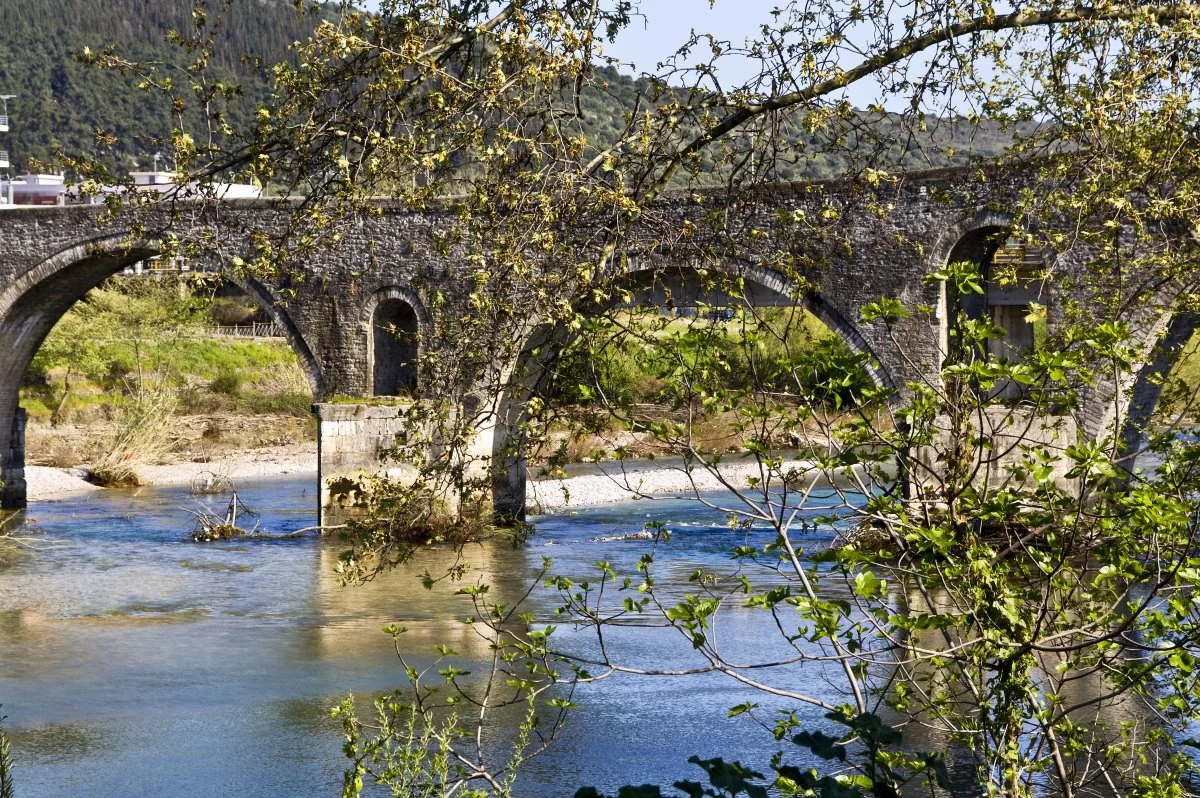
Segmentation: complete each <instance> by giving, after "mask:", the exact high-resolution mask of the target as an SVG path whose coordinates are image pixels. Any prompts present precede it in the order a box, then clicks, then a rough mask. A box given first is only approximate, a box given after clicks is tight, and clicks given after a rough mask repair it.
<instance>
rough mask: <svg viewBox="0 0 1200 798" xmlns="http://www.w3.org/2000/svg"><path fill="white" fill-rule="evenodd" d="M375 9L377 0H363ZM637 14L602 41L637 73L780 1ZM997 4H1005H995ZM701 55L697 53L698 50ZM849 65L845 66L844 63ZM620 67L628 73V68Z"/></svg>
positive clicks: (665, 7) (740, 70)
mask: <svg viewBox="0 0 1200 798" xmlns="http://www.w3.org/2000/svg"><path fill="white" fill-rule="evenodd" d="M363 1H364V2H365V3H366V4H367V5H368V6H370V7H376V5H377V3H378V0H363ZM634 2H635V5H637V6H638V7H639V10H640V12H641V14H642V16H640V17H637V18H635V19H634V21H633V22H632V24H631V25H630V26H629V27H628V28H626V29H625V30H624V31H622V32H621V34H620V35H619V37H618V39H617V41H616V42H614V43H611V44H605V46H604V50H605V53H606V54H608V55H610V56H613V57H616V58H618V59H620V60H621V61H622V62H625V63H626V64H633V65H636V67H637V70H638V71H646V72H655V71H656V69H655V67H656V64H657V63H658V62H660V61H662V60H664V59H666V58H667V57H669V56H670V55H671V54H672V53H674V52H675V50H676V49H677V48H678V47H679V46H680V45H681V44H683V43H684V42H685V41H686V40H687V39H688V36H689V34H690V32H691V31H692V30H693V29H695V30H696V31H697V32H699V33H712V34H713V35H715V36H717V37H718V38H720V39H722V40H724V41H728V42H730V43H731V44H732V45H733V46H734V47H740V46H741V45H742V44H743V43H744V42H745V40H746V38H747V37H754V36H757V35H758V33H759V30H760V27H761V26H762V25H763V24H764V23H766V24H770V23H772V22H773V21H774V17H772V15H771V11H772V10H773V9H775V8H777V7H779V6H780V5H784V4H785V0H713V2H712V3H711V4H710V2H709V0H634ZM998 5H999V7H1005V6H1006V5H1007V4H1005V3H1003V2H1001V3H1000V4H998ZM701 55H703V54H701ZM847 66H849V65H847ZM623 71H627V72H630V71H632V70H631V69H626V70H623ZM753 72H754V69H753V66H752V65H751V64H750V63H749V62H747V61H744V60H741V61H739V60H738V59H737V58H735V57H732V56H726V57H724V58H723V59H722V60H721V62H720V68H719V72H718V75H719V77H720V79H721V82H722V84H723V86H724V87H725V88H731V87H733V86H736V85H738V84H740V83H742V82H744V81H745V80H746V79H748V78H749V77H751V76H752V74H753ZM878 88H879V87H878V86H877V85H876V84H875V83H874V81H872V80H870V79H868V80H864V81H861V82H860V83H859V84H856V85H854V86H851V87H850V89H849V90H848V91H847V95H848V96H849V98H850V100H851V101H852V102H853V103H854V104H855V105H856V106H858V107H860V108H862V107H866V106H867V105H868V104H870V103H872V102H877V101H878V100H879V90H878ZM884 105H885V107H887V108H888V109H889V110H900V109H902V108H905V107H907V105H908V100H907V98H904V97H891V98H889V99H888V100H887V101H885V102H884Z"/></svg>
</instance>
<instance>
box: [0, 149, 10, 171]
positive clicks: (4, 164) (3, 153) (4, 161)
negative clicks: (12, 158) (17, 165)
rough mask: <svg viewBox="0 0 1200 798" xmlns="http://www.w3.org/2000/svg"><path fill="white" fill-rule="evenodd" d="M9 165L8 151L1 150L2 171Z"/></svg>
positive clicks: (0, 162)
mask: <svg viewBox="0 0 1200 798" xmlns="http://www.w3.org/2000/svg"><path fill="white" fill-rule="evenodd" d="M8 165H9V164H8V150H0V169H7V168H8Z"/></svg>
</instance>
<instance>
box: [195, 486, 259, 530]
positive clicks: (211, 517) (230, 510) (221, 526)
mask: <svg viewBox="0 0 1200 798" xmlns="http://www.w3.org/2000/svg"><path fill="white" fill-rule="evenodd" d="M189 512H191V514H192V515H194V516H196V526H195V528H194V529H192V540H194V541H196V542H197V543H208V542H210V541H214V540H230V539H232V538H236V537H240V536H242V535H246V534H253V533H255V532H257V531H258V513H256V512H254V511H253V510H250V509H249V508H247V507H246V506H245V505H244V504H241V503H240V502H239V501H238V495H237V491H234V492H233V496H232V497H230V499H229V506H228V507H227V508H225V514H224V515H218V514H217V513H215V512H213V511H212V510H210V509H209V508H207V507H204V506H201V507H200V508H199V509H197V510H190V511H189ZM239 516H240V517H241V518H242V519H245V518H253V519H254V527H253V528H252V529H243V528H241V527H239V526H238V518H239Z"/></svg>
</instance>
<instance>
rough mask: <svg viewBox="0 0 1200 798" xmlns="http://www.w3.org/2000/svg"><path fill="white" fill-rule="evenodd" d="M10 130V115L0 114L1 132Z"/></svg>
mask: <svg viewBox="0 0 1200 798" xmlns="http://www.w3.org/2000/svg"><path fill="white" fill-rule="evenodd" d="M7 132H8V117H7V116H5V115H4V114H0V133H7Z"/></svg>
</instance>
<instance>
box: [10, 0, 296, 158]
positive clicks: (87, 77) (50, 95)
mask: <svg viewBox="0 0 1200 798" xmlns="http://www.w3.org/2000/svg"><path fill="white" fill-rule="evenodd" d="M190 8H191V3H190V2H188V0H0V94H16V95H17V98H16V100H14V101H12V102H11V104H10V106H9V107H10V113H11V115H12V120H13V122H12V123H13V128H12V133H11V138H10V139H8V144H9V145H10V146H9V147H8V149H10V150H11V151H12V156H13V161H14V166H17V167H18V168H23V167H24V166H25V164H26V162H27V160H28V159H29V158H30V157H33V158H38V159H46V158H48V157H49V156H50V154H51V153H52V151H53V146H54V145H60V146H62V147H63V148H65V149H66V150H67V151H69V152H86V153H95V154H98V155H102V156H106V157H110V158H111V161H112V163H114V164H116V165H119V166H121V167H123V168H126V169H133V168H137V167H143V168H146V167H148V166H149V165H150V156H151V155H152V154H153V153H154V152H155V151H157V150H160V149H162V147H161V145H160V144H158V142H159V141H161V139H162V138H163V137H164V136H166V135H167V134H168V133H169V132H170V130H171V128H172V120H171V118H170V115H169V114H168V113H167V109H166V107H165V103H164V102H163V100H162V98H161V97H160V96H154V97H152V96H150V95H148V94H146V93H145V92H142V91H139V90H138V89H137V88H136V81H135V79H134V78H133V77H131V76H121V75H117V74H111V73H102V72H100V71H99V70H97V69H95V68H89V67H85V66H82V65H80V64H78V63H76V62H75V61H74V60H72V58H71V53H72V52H78V51H81V50H82V49H83V48H84V47H90V48H92V50H100V49H101V48H103V47H104V46H105V45H106V44H115V45H116V46H117V48H118V50H119V51H120V52H122V53H124V54H127V55H128V56H129V57H131V58H134V59H139V60H146V61H158V62H165V63H170V64H176V65H179V64H182V63H184V56H183V54H182V52H181V51H180V50H179V49H178V48H176V47H174V46H172V45H170V44H168V43H167V42H166V35H167V32H168V31H170V30H179V31H186V30H189V29H190V27H189V26H190V25H191V22H190V14H189V9H190ZM310 24H311V23H310V22H309V21H307V20H305V19H302V18H298V16H297V14H296V11H295V10H294V8H293V6H292V4H291V3H290V2H288V1H287V0H248V1H247V0H242V2H238V3H235V4H234V6H233V13H232V14H231V15H230V18H229V19H228V20H227V23H226V24H225V26H224V27H223V28H222V30H221V31H220V34H219V36H218V40H219V41H220V42H221V45H222V46H221V47H219V48H218V55H219V56H220V57H224V58H225V59H226V60H225V61H224V62H221V61H220V60H218V64H217V66H218V68H219V69H220V70H222V71H224V72H226V73H228V74H229V75H231V76H236V78H237V80H238V82H239V83H241V84H242V85H243V87H244V89H245V92H246V96H245V97H244V100H243V102H241V103H240V104H238V105H237V106H235V107H234V108H233V109H231V110H232V112H233V115H234V117H235V119H245V118H247V117H248V113H249V111H250V110H251V109H252V108H253V107H254V104H255V103H256V102H257V101H260V100H261V99H262V98H263V97H265V96H266V94H267V90H268V88H267V87H268V83H267V80H266V77H265V75H264V74H263V73H262V72H261V71H260V70H256V69H255V68H254V67H252V66H250V65H248V64H244V63H241V62H240V61H238V60H236V59H231V58H229V56H228V54H230V53H238V52H241V53H253V54H255V55H259V56H262V57H263V59H264V61H265V62H267V63H270V62H273V61H278V60H280V59H282V58H285V57H287V50H288V45H290V44H291V43H292V42H293V41H295V40H297V39H302V38H304V37H305V36H306V35H307V29H308V28H309V26H310ZM96 128H100V129H103V130H105V131H108V132H111V133H114V134H115V135H116V136H117V139H118V142H117V144H115V145H114V146H113V147H112V148H111V149H100V150H98V149H97V147H98V145H97V143H96V137H95V133H94V131H95V129H96Z"/></svg>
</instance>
